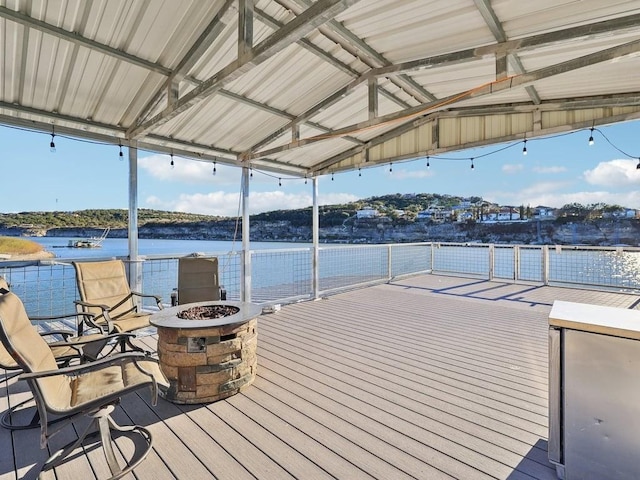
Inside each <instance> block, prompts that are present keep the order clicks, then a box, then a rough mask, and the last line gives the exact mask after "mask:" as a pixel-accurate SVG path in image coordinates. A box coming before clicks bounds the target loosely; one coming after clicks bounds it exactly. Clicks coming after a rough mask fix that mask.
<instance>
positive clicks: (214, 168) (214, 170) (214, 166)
mask: <svg viewBox="0 0 640 480" xmlns="http://www.w3.org/2000/svg"><path fill="white" fill-rule="evenodd" d="M216 173H217V170H216V162H213V176H214V177H215V176H216Z"/></svg>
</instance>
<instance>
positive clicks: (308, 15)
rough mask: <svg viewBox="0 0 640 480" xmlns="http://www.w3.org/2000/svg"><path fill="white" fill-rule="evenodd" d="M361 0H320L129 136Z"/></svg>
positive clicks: (131, 131) (159, 122)
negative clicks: (243, 56)
mask: <svg viewBox="0 0 640 480" xmlns="http://www.w3.org/2000/svg"><path fill="white" fill-rule="evenodd" d="M358 1H359V0H318V1H317V2H315V3H314V4H313V6H311V7H309V8H308V9H307V10H305V11H304V12H303V13H302V14H301V15H299V16H297V17H296V18H294V19H293V20H292V21H291V22H289V23H287V24H286V25H285V26H284V27H282V28H281V29H280V30H278V31H277V32H275V33H273V34H272V35H271V36H269V37H268V38H266V39H265V40H263V41H262V42H261V43H260V44H258V45H256V46H255V47H254V48H253V50H252V51H251V53H250V54H248V55H245V58H243V59H236V60H235V61H233V62H231V63H230V64H229V65H227V66H226V67H224V68H223V69H222V70H220V71H219V72H218V73H216V74H215V75H214V76H212V77H210V78H209V79H207V80H205V81H204V82H202V84H200V85H199V86H197V87H196V88H194V89H193V90H192V91H190V92H189V93H187V94H185V95H184V96H182V97H181V98H180V99H178V100H177V101H176V102H175V104H173V105H168V106H167V108H165V110H164V111H162V112H160V113H159V114H158V115H156V116H154V117H153V118H151V119H150V120H148V121H146V122H144V123H142V124H141V125H137V126H134V127H132V128H130V129H129V130H128V131H127V136H128V137H129V138H136V137H138V136H140V135H143V134H144V133H146V132H148V131H149V130H150V129H152V128H154V127H157V126H160V125H163V124H165V123H166V122H168V121H169V120H171V119H172V118H174V117H176V116H177V115H179V114H181V113H182V112H184V111H186V110H188V109H189V108H191V107H192V106H193V105H195V104H196V103H198V102H200V101H201V100H202V99H204V98H206V97H208V96H210V95H211V94H213V93H215V92H216V91H218V90H220V89H221V88H223V87H224V85H226V84H227V83H229V82H232V81H233V80H235V79H237V78H238V77H240V76H242V75H244V74H245V73H247V72H248V71H249V70H251V69H253V68H254V67H255V66H257V65H260V64H261V63H262V62H264V61H265V60H267V59H269V58H270V57H272V56H273V55H275V54H276V53H278V52H280V51H281V50H283V49H284V48H286V47H287V46H288V45H290V44H291V43H293V42H297V41H298V40H299V39H301V38H302V37H304V36H305V35H307V34H308V33H309V32H311V31H313V30H314V29H316V28H317V27H318V26H319V25H322V24H323V23H325V22H327V21H328V20H329V19H330V18H332V17H334V16H335V15H337V14H338V13H340V12H341V11H343V10H345V9H347V8H348V7H350V6H351V5H353V4H355V3H357V2H358Z"/></svg>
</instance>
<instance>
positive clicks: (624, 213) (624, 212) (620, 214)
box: [602, 208, 638, 218]
mask: <svg viewBox="0 0 640 480" xmlns="http://www.w3.org/2000/svg"><path fill="white" fill-rule="evenodd" d="M637 216H638V211H637V210H634V209H633V208H619V209H618V210H613V211H611V212H602V218H637Z"/></svg>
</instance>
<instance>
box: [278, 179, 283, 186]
mask: <svg viewBox="0 0 640 480" xmlns="http://www.w3.org/2000/svg"><path fill="white" fill-rule="evenodd" d="M278 186H279V187H281V186H282V178H280V177H278Z"/></svg>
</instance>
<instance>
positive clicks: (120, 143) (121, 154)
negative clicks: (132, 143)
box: [118, 140, 124, 160]
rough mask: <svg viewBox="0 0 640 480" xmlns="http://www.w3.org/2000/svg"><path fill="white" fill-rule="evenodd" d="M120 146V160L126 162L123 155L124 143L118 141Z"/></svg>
mask: <svg viewBox="0 0 640 480" xmlns="http://www.w3.org/2000/svg"><path fill="white" fill-rule="evenodd" d="M118 146H119V147H120V153H119V154H118V156H119V157H120V160H124V154H123V153H122V142H121V141H120V140H118Z"/></svg>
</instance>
